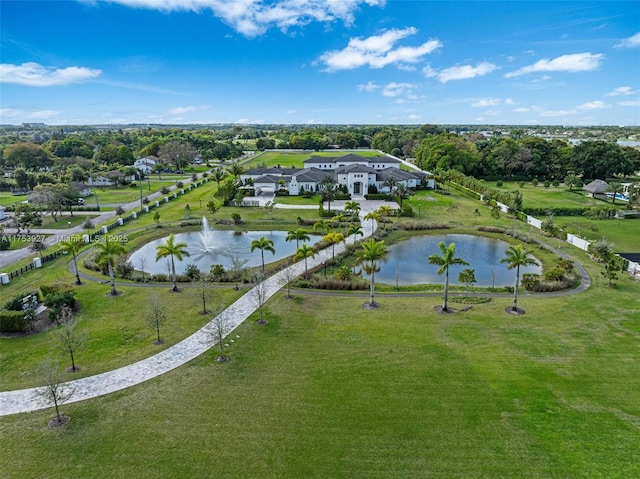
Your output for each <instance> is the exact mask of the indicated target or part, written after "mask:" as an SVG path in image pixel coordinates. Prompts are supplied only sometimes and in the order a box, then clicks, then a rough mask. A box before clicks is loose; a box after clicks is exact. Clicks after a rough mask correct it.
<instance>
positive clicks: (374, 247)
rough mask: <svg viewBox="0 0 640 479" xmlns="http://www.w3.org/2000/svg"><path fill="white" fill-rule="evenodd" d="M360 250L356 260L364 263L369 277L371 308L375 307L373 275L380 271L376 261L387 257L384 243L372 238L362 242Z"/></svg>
mask: <svg viewBox="0 0 640 479" xmlns="http://www.w3.org/2000/svg"><path fill="white" fill-rule="evenodd" d="M360 246H361V247H362V249H361V250H360V251H358V254H357V255H358V259H359V260H360V261H362V262H364V263H365V265H364V269H365V271H366V272H367V274H370V275H371V281H370V288H369V306H370V307H371V308H375V307H377V304H376V302H375V301H374V293H375V283H376V281H375V274H376V271H380V268H379V267H378V265H377V263H376V262H377V261H379V260H381V259H384V258H386V256H387V253H388V251H387V247H386V245H385V244H384V241H376V240H374V239H373V238H371V239H369V240H367V241H363V242H362V243H361V245H360Z"/></svg>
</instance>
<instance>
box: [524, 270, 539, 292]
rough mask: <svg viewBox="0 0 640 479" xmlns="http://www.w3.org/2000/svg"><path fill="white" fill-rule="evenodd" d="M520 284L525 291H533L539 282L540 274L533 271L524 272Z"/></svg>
mask: <svg viewBox="0 0 640 479" xmlns="http://www.w3.org/2000/svg"><path fill="white" fill-rule="evenodd" d="M520 284H521V285H522V286H523V288H524V289H526V290H527V291H533V290H534V289H535V288H536V287H537V286H538V285H539V284H540V275H538V274H533V273H524V274H523V275H522V280H521V281H520Z"/></svg>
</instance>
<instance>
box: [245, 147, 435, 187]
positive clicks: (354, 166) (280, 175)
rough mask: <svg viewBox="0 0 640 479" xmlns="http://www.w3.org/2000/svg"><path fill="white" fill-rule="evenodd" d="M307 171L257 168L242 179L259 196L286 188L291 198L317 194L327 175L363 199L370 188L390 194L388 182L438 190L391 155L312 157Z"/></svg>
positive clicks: (426, 176) (430, 180) (426, 175)
mask: <svg viewBox="0 0 640 479" xmlns="http://www.w3.org/2000/svg"><path fill="white" fill-rule="evenodd" d="M303 163H304V166H305V167H304V168H273V167H272V168H255V169H252V170H248V171H246V172H244V173H243V174H242V175H241V176H240V179H241V180H242V181H243V182H245V183H246V181H247V180H250V182H252V183H253V186H254V188H255V192H256V195H258V194H260V192H263V191H266V192H275V191H277V190H279V189H284V190H287V191H288V192H289V194H290V195H292V196H295V195H299V194H301V193H302V192H305V191H309V192H316V191H318V190H319V188H320V183H321V182H322V180H323V179H324V178H325V177H326V176H330V177H332V178H333V179H334V180H335V181H336V182H337V183H338V184H339V185H342V186H346V188H347V191H348V192H349V194H350V195H352V196H364V195H365V194H367V192H368V190H369V187H370V186H375V187H376V189H377V190H378V191H379V192H382V193H384V192H388V191H389V186H388V185H387V183H388V181H389V180H390V179H392V180H393V181H394V182H395V183H403V184H404V185H405V186H406V187H407V188H415V187H417V186H420V185H422V184H424V185H426V186H427V187H429V188H434V187H435V181H434V179H433V178H431V175H430V174H429V173H424V172H421V171H415V172H413V171H412V172H409V171H405V170H401V169H400V163H401V162H400V161H399V160H396V159H394V158H390V157H388V156H376V157H371V158H365V157H363V156H359V155H355V154H348V155H345V156H341V157H338V158H335V157H324V156H312V157H311V158H308V159H306V160H304V161H303Z"/></svg>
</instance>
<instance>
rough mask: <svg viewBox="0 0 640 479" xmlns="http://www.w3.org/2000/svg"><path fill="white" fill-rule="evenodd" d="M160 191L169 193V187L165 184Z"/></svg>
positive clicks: (164, 193)
mask: <svg viewBox="0 0 640 479" xmlns="http://www.w3.org/2000/svg"><path fill="white" fill-rule="evenodd" d="M160 193H162V194H163V195H166V194H167V193H169V187H168V186H163V187H162V188H160Z"/></svg>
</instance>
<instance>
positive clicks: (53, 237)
mask: <svg viewBox="0 0 640 479" xmlns="http://www.w3.org/2000/svg"><path fill="white" fill-rule="evenodd" d="M198 178H201V175H200V176H199V177H198ZM183 183H184V184H185V185H188V184H189V183H191V180H190V179H189V180H185V181H184V182H183ZM175 189H177V188H176V186H175V185H172V186H170V187H169V190H170V191H173V190H175ZM163 196H165V195H163V194H162V193H160V192H159V191H157V192H155V193H151V194H150V195H147V198H149V200H150V201H155V199H156V198H159V197H163ZM102 206H106V205H102ZM116 206H121V207H122V209H123V210H124V211H133V210H139V209H140V200H139V199H138V200H136V201H132V202H130V203H126V204H118V205H116ZM83 214H85V213H83ZM86 214H93V213H92V212H90V211H89V212H87V213H86ZM115 216H116V213H115V211H105V212H104V213H97V214H96V215H95V217H94V218H93V219H92V222H93V224H94V225H96V226H97V225H100V224H102V223H109V222H112V221H113V219H114V218H115ZM15 232H16V229H15V228H5V234H13V233H15ZM84 233H86V231H85V230H84V229H83V228H82V225H78V226H74V227H73V228H68V229H47V228H42V229H38V228H36V229H33V230H32V231H31V234H32V235H37V234H47V235H49V236H48V237H47V238H46V239H45V242H44V243H45V245H47V246H53V245H54V244H56V243H58V242H59V241H61V240H63V239H64V238H65V237H68V236H71V235H75V234H80V235H82V234H84ZM33 254H34V253H33V251H31V250H30V249H29V248H21V249H16V250H9V251H0V268H2V269H3V272H7V273H8V272H9V270H10V268H8V266H9V265H10V264H12V263H15V262H16V261H19V260H21V259H24V258H27V257H28V256H31V255H33ZM4 270H7V271H4Z"/></svg>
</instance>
